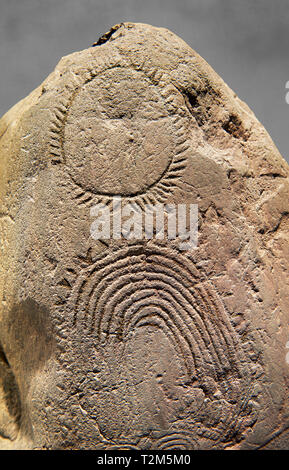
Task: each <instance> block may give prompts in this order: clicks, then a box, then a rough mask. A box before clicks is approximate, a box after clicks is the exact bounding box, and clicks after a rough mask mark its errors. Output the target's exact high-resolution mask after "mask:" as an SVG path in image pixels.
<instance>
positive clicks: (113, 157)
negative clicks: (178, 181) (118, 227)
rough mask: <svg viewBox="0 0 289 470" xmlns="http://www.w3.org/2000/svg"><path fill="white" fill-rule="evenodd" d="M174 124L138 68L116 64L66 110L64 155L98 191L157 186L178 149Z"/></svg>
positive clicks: (129, 191) (134, 190) (124, 191)
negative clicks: (121, 66) (117, 66)
mask: <svg viewBox="0 0 289 470" xmlns="http://www.w3.org/2000/svg"><path fill="white" fill-rule="evenodd" d="M174 133H175V129H174V123H173V119H172V117H171V116H169V113H168V110H167V109H166V106H165V103H164V100H163V98H162V97H161V96H160V95H159V93H158V91H157V88H156V87H155V86H154V85H152V84H151V83H150V81H149V80H148V78H146V77H145V76H144V75H143V74H141V73H140V72H136V71H135V70H132V69H126V68H119V69H118V68H115V69H110V70H106V71H105V72H103V73H102V74H100V75H98V76H97V77H96V78H94V79H93V80H92V81H90V82H88V83H86V84H85V85H84V86H83V87H82V88H81V89H80V91H79V92H78V93H77V94H76V95H75V97H74V99H73V101H72V103H71V105H70V108H69V110H68V113H67V119H66V125H65V130H64V153H65V160H66V163H67V165H68V169H69V172H70V174H71V177H72V178H73V179H74V180H75V182H77V183H78V184H80V185H81V186H82V187H83V188H84V189H86V190H89V191H92V192H95V193H97V194H109V195H116V194H122V195H124V196H125V195H135V194H138V193H140V192H143V191H145V190H147V189H148V188H149V187H151V186H153V185H154V184H155V183H156V182H157V181H159V180H160V178H161V177H162V176H163V175H164V174H165V172H166V171H167V169H168V167H169V165H170V163H171V161H172V159H173V156H174V154H175V152H176V144H175V139H174V137H173V136H174Z"/></svg>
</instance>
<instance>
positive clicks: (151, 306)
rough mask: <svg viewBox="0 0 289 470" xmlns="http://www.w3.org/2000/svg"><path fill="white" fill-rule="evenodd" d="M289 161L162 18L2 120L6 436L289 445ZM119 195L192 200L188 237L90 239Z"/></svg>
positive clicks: (31, 440)
mask: <svg viewBox="0 0 289 470" xmlns="http://www.w3.org/2000/svg"><path fill="white" fill-rule="evenodd" d="M288 177H289V167H288V165H287V163H286V162H285V160H284V159H282V157H281V156H280V154H279V152H278V150H277V149H276V147H275V145H274V144H273V142H272V140H271V138H270V137H269V135H268V134H267V132H266V131H265V129H264V128H263V126H262V125H261V124H260V123H259V122H258V121H257V119H256V117H255V116H254V114H253V113H252V111H251V110H250V109H249V108H248V106H247V105H246V104H244V103H243V102H242V101H241V100H240V99H238V97H237V96H236V94H235V93H234V92H233V91H231V90H230V89H229V88H228V86H227V85H226V84H225V83H224V82H223V81H222V80H221V78H220V77H219V76H218V75H217V74H216V73H215V72H214V71H213V70H212V69H211V68H210V66H209V65H208V64H207V63H206V62H205V61H204V60H203V59H202V58H201V57H200V56H199V55H198V54H197V53H195V52H194V51H193V50H192V49H191V48H190V47H189V46H187V45H186V44H185V43H184V42H183V41H182V40H181V39H179V38H178V37H177V36H175V35H174V34H172V33H171V32H169V31H167V30H165V29H161V28H154V27H151V26H147V25H144V24H131V23H125V24H121V25H117V26H115V27H114V28H113V29H112V30H111V31H110V32H109V33H107V34H106V35H104V36H103V37H102V38H101V39H100V40H99V41H98V43H96V44H95V45H94V47H91V48H89V49H87V50H84V51H81V52H77V53H74V54H71V55H69V56H67V57H64V58H63V59H61V61H60V62H59V64H58V65H57V67H56V69H55V71H54V72H53V73H52V74H51V75H49V77H48V78H47V79H46V80H45V81H44V83H43V84H42V85H41V86H40V87H39V88H37V89H36V90H35V91H33V92H32V93H31V94H30V95H29V96H28V97H27V98H25V99H24V100H22V101H21V102H20V103H18V104H17V105H15V106H14V107H13V108H12V109H11V110H10V111H8V113H7V114H5V116H3V117H2V119H1V121H0V201H1V208H0V233H1V245H0V248H1V251H0V256H1V261H0V264H1V274H0V448H3V449H10V448H14V449H19V448H29V449H32V448H36V449H59V448H61V449H79V448H82V449H115V448H117V449H122V448H128V449H134V448H136V449H166V450H169V449H216V448H217V449H225V448H229V449H282V448H283V449H285V448H289V430H288V427H289V412H288V386H289V364H288V362H289V361H287V362H286V355H287V353H288V352H289V350H288V349H286V346H287V347H288V346H289V343H288V341H289V328H288V319H289V302H288V288H289V276H288V270H289V216H288V214H289V204H288V201H289V198H288V195H289V178H288ZM116 195H121V196H122V197H123V200H124V201H129V202H133V203H135V204H136V205H137V206H138V207H140V208H142V207H144V205H145V204H148V203H150V204H157V203H172V204H177V203H184V204H189V203H192V204H198V205H199V225H200V226H199V242H198V247H197V248H196V249H191V250H187V251H181V250H180V249H179V245H178V243H177V240H164V241H160V240H155V239H152V240H129V241H128V240H125V239H120V240H113V239H109V240H94V239H92V237H91V236H90V226H91V222H92V220H91V217H90V209H91V207H93V206H94V205H95V204H97V203H100V202H102V203H105V204H107V205H109V204H110V203H111V200H112V198H113V196H116ZM287 360H288V355H287Z"/></svg>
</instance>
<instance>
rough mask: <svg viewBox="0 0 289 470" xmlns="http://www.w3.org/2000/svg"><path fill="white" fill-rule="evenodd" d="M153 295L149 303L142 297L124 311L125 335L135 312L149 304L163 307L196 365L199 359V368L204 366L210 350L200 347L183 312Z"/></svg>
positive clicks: (162, 309)
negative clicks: (203, 349)
mask: <svg viewBox="0 0 289 470" xmlns="http://www.w3.org/2000/svg"><path fill="white" fill-rule="evenodd" d="M151 290H153V289H151ZM151 297H152V296H151ZM151 297H150V302H149V304H143V303H142V299H140V300H138V301H136V302H134V303H133V304H132V305H130V306H129V309H128V310H129V311H128V312H127V311H125V312H124V332H125V333H124V336H126V334H127V333H126V331H127V330H128V328H129V324H130V323H131V322H132V321H133V313H134V314H137V313H138V312H139V310H141V309H145V308H147V306H148V305H153V306H154V308H155V309H156V308H159V309H161V311H162V312H163V314H164V315H165V316H166V318H167V320H168V321H170V322H172V323H173V324H174V325H175V326H176V328H177V331H178V332H179V338H183V339H184V340H185V341H186V343H187V345H188V347H189V350H190V352H191V357H192V358H193V360H194V362H195V365H196V362H197V361H198V368H200V367H203V366H204V360H203V356H204V355H205V354H206V355H207V356H209V354H208V351H206V353H205V352H204V351H202V350H201V349H200V344H199V343H198V341H197V340H196V339H195V338H194V336H193V335H192V331H190V328H188V327H187V325H186V323H185V321H184V319H183V318H182V316H181V314H179V315H176V314H175V311H174V310H173V308H172V306H171V305H169V304H166V303H164V302H160V301H159V300H157V299H156V298H155V297H153V298H151ZM126 315H129V318H128V320H127V322H126V321H125V316H126ZM206 359H207V362H209V363H211V364H213V362H212V358H211V357H206Z"/></svg>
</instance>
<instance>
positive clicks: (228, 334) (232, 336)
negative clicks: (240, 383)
mask: <svg viewBox="0 0 289 470" xmlns="http://www.w3.org/2000/svg"><path fill="white" fill-rule="evenodd" d="M204 284H205V285H207V289H206V288H205V286H203V285H198V286H195V287H194V289H195V291H198V292H199V294H200V297H201V298H202V301H203V303H204V304H205V305H207V308H209V309H210V310H212V308H213V309H214V310H213V311H215V312H216V313H217V314H218V320H217V316H216V315H215V316H213V319H214V320H215V324H216V325H218V321H220V322H221V323H222V326H223V328H221V331H222V332H223V335H224V339H225V342H226V344H227V351H228V353H229V355H230V358H232V357H234V358H237V357H238V356H241V357H238V361H237V362H236V361H235V362H234V364H235V366H237V367H238V373H239V375H240V377H243V376H244V375H245V376H246V374H248V372H249V371H248V370H247V369H248V368H247V363H246V358H245V355H244V353H243V350H242V348H241V347H240V340H239V338H238V336H237V333H236V332H235V331H234V328H233V326H232V325H231V323H230V320H229V318H228V316H227V315H226V312H225V310H224V307H223V306H219V305H218V302H217V298H216V296H215V295H214V297H213V287H212V285H211V284H210V285H209V284H208V283H204ZM243 369H245V370H243Z"/></svg>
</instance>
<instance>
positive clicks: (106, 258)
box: [70, 245, 144, 321]
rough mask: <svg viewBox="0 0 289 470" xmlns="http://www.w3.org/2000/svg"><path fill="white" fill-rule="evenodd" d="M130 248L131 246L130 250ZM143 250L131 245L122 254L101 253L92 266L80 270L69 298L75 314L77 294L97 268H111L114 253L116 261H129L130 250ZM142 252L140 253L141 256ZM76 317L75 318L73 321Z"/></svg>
mask: <svg viewBox="0 0 289 470" xmlns="http://www.w3.org/2000/svg"><path fill="white" fill-rule="evenodd" d="M130 248H132V249H131V250H130ZM140 249H141V250H143V245H134V246H133V247H129V248H126V249H125V253H124V254H122V253H121V254H120V253H119V252H116V253H113V254H111V253H104V254H103V255H101V256H99V257H98V259H97V260H96V261H95V263H94V264H93V265H92V266H88V267H87V268H84V269H83V270H82V272H81V275H80V276H79V278H78V279H77V281H76V283H75V285H74V286H73V289H72V293H71V300H70V305H71V306H72V307H73V309H75V314H77V307H78V302H79V295H80V293H83V291H84V289H85V288H86V285H87V284H88V283H89V282H91V277H92V275H93V274H94V273H98V272H99V270H101V269H103V268H104V269H105V268H107V269H108V270H110V269H111V267H112V266H113V262H114V261H113V259H114V258H115V256H114V255H116V257H117V259H116V262H118V261H120V260H122V259H126V258H127V257H129V259H130V262H131V257H130V251H132V252H136V251H139V250H140ZM121 251H123V250H121ZM143 255H144V253H142V256H143ZM76 320H77V318H75V321H76Z"/></svg>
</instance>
